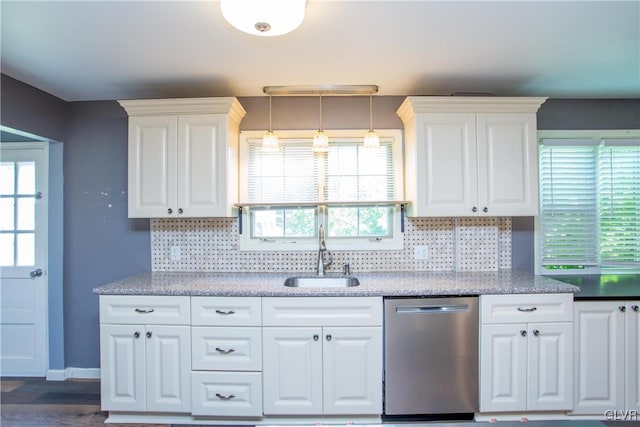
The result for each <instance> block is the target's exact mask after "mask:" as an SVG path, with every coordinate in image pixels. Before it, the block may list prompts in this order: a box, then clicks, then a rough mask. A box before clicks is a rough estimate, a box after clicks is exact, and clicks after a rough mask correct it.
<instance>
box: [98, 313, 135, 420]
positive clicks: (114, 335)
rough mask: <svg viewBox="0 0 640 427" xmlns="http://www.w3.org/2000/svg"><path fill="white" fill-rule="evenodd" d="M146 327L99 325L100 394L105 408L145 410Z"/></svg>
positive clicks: (105, 409) (113, 409)
mask: <svg viewBox="0 0 640 427" xmlns="http://www.w3.org/2000/svg"><path fill="white" fill-rule="evenodd" d="M144 334H145V328H144V326H140V325H101V326H100V368H101V371H100V372H101V382H100V394H101V399H102V410H103V411H144V410H145V409H146V387H145V380H146V375H145V370H144V367H145V338H144Z"/></svg>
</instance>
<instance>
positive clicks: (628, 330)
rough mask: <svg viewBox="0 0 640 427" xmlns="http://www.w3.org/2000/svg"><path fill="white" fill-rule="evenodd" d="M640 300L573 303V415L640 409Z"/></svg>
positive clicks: (604, 413)
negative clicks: (574, 351) (574, 378)
mask: <svg viewBox="0 0 640 427" xmlns="http://www.w3.org/2000/svg"><path fill="white" fill-rule="evenodd" d="M639 306H640V301H578V302H576V303H575V324H576V327H575V342H576V354H575V377H576V381H575V402H574V414H580V415H587V414H588V415H598V416H602V417H604V416H606V412H607V411H618V412H617V415H621V414H623V413H624V412H625V411H636V413H638V412H640V308H639Z"/></svg>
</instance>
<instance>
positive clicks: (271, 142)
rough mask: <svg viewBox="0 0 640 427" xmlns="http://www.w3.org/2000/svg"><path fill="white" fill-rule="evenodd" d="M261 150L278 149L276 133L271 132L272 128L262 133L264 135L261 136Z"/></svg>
mask: <svg viewBox="0 0 640 427" xmlns="http://www.w3.org/2000/svg"><path fill="white" fill-rule="evenodd" d="M262 151H267V152H274V151H280V146H279V145H278V135H276V134H275V133H273V131H272V130H268V131H266V132H265V133H264V136H263V137H262Z"/></svg>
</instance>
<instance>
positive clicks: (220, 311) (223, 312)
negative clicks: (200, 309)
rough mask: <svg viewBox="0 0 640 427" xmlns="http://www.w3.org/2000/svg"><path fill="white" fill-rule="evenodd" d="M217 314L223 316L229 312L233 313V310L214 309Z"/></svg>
mask: <svg viewBox="0 0 640 427" xmlns="http://www.w3.org/2000/svg"><path fill="white" fill-rule="evenodd" d="M216 313H217V314H221V315H223V316H228V315H230V314H235V311H233V310H229V311H222V310H216Z"/></svg>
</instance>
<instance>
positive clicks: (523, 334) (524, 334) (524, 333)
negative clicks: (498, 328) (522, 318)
mask: <svg viewBox="0 0 640 427" xmlns="http://www.w3.org/2000/svg"><path fill="white" fill-rule="evenodd" d="M520 335H522V336H523V337H526V336H527V331H525V330H524V329H523V330H521V331H520Z"/></svg>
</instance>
